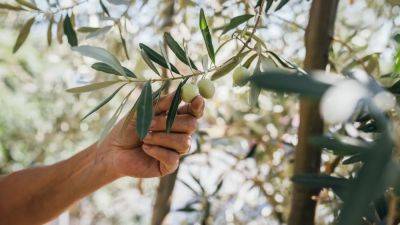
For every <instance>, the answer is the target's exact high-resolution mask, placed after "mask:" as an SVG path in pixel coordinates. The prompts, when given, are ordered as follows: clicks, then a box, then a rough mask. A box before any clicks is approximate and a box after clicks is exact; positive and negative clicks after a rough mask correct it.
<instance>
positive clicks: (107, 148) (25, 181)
mask: <svg viewBox="0 0 400 225" xmlns="http://www.w3.org/2000/svg"><path fill="white" fill-rule="evenodd" d="M171 100H172V96H171V95H169V96H166V97H164V98H163V99H161V100H160V101H159V103H158V105H157V106H156V107H154V109H155V112H156V115H155V117H154V119H153V121H152V125H151V127H150V130H151V132H150V133H149V134H148V135H147V136H146V137H145V139H144V140H143V142H141V141H140V140H139V139H138V137H137V134H136V132H135V121H132V122H131V123H130V124H129V125H128V127H127V128H126V129H125V130H122V127H123V121H120V122H119V123H118V124H117V125H116V126H115V127H114V129H113V130H112V131H111V133H110V134H109V135H108V137H107V138H106V139H105V140H104V141H103V142H102V143H101V145H99V146H98V145H97V144H93V145H92V146H90V147H88V148H87V149H85V150H83V151H81V152H80V153H78V154H76V155H75V156H73V157H71V158H69V159H67V160H64V161H61V162H58V163H56V164H54V165H50V166H43V167H37V168H31V169H26V170H21V171H18V172H15V173H12V174H10V175H7V176H5V177H0V224H10V225H12V224H18V225H24V224H29V225H35V224H42V223H45V222H48V221H50V220H51V219H53V218H54V217H56V216H57V215H59V214H60V213H62V212H63V211H64V210H66V209H67V208H68V207H69V206H71V205H72V204H73V203H74V202H76V201H77V200H79V199H81V198H82V197H84V196H86V195H88V194H90V193H92V192H94V191H95V190H97V189H99V188H101V187H102V186H104V185H106V184H108V183H111V182H112V181H114V180H116V179H118V178H120V177H123V176H132V177H157V176H163V175H166V174H169V173H172V172H173V171H175V169H176V168H177V166H178V163H179V158H180V156H181V155H182V154H186V153H187V151H188V149H189V147H190V136H191V134H192V133H193V132H194V131H195V129H196V120H197V118H198V117H200V116H201V115H202V112H203V108H204V100H203V99H202V98H201V97H197V98H196V99H195V100H194V101H193V102H192V103H191V104H189V105H185V106H182V107H181V108H180V109H179V115H177V117H176V119H175V123H174V125H173V127H172V132H171V133H168V134H167V133H165V120H166V116H165V111H166V110H167V109H168V108H169V105H170V104H171Z"/></svg>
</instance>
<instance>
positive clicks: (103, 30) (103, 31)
mask: <svg viewBox="0 0 400 225" xmlns="http://www.w3.org/2000/svg"><path fill="white" fill-rule="evenodd" d="M111 28H112V26H105V27H102V28H100V29H98V30H96V31H94V32H91V33H90V34H88V35H87V36H86V39H90V38H94V37H97V36H99V35H105V34H107V33H108V31H110V30H111Z"/></svg>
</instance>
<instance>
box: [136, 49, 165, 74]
mask: <svg viewBox="0 0 400 225" xmlns="http://www.w3.org/2000/svg"><path fill="white" fill-rule="evenodd" d="M140 55H141V56H142V59H143V60H144V62H145V63H146V64H147V66H148V67H150V69H151V70H153V71H154V73H156V74H157V75H158V76H161V75H160V72H158V70H157V68H156V66H154V63H153V61H151V60H150V58H149V56H148V55H147V53H146V52H145V51H144V50H143V49H140Z"/></svg>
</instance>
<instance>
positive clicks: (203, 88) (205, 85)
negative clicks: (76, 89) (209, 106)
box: [197, 79, 215, 98]
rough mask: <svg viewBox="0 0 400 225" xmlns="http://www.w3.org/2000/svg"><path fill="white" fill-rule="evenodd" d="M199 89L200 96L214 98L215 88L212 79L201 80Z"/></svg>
mask: <svg viewBox="0 0 400 225" xmlns="http://www.w3.org/2000/svg"><path fill="white" fill-rule="evenodd" d="M197 87H199V91H200V94H201V96H203V97H204V98H212V97H213V96H214V93H215V87H214V84H213V83H212V81H211V80H210V79H201V80H200V81H199V83H197Z"/></svg>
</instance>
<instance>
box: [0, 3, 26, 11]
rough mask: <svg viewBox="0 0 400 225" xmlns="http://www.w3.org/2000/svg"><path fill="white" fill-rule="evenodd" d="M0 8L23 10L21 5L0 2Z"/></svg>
mask: <svg viewBox="0 0 400 225" xmlns="http://www.w3.org/2000/svg"><path fill="white" fill-rule="evenodd" d="M0 9H8V10H13V11H21V10H25V9H24V8H22V7H21V6H19V5H18V6H17V5H10V4H7V3H0Z"/></svg>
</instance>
